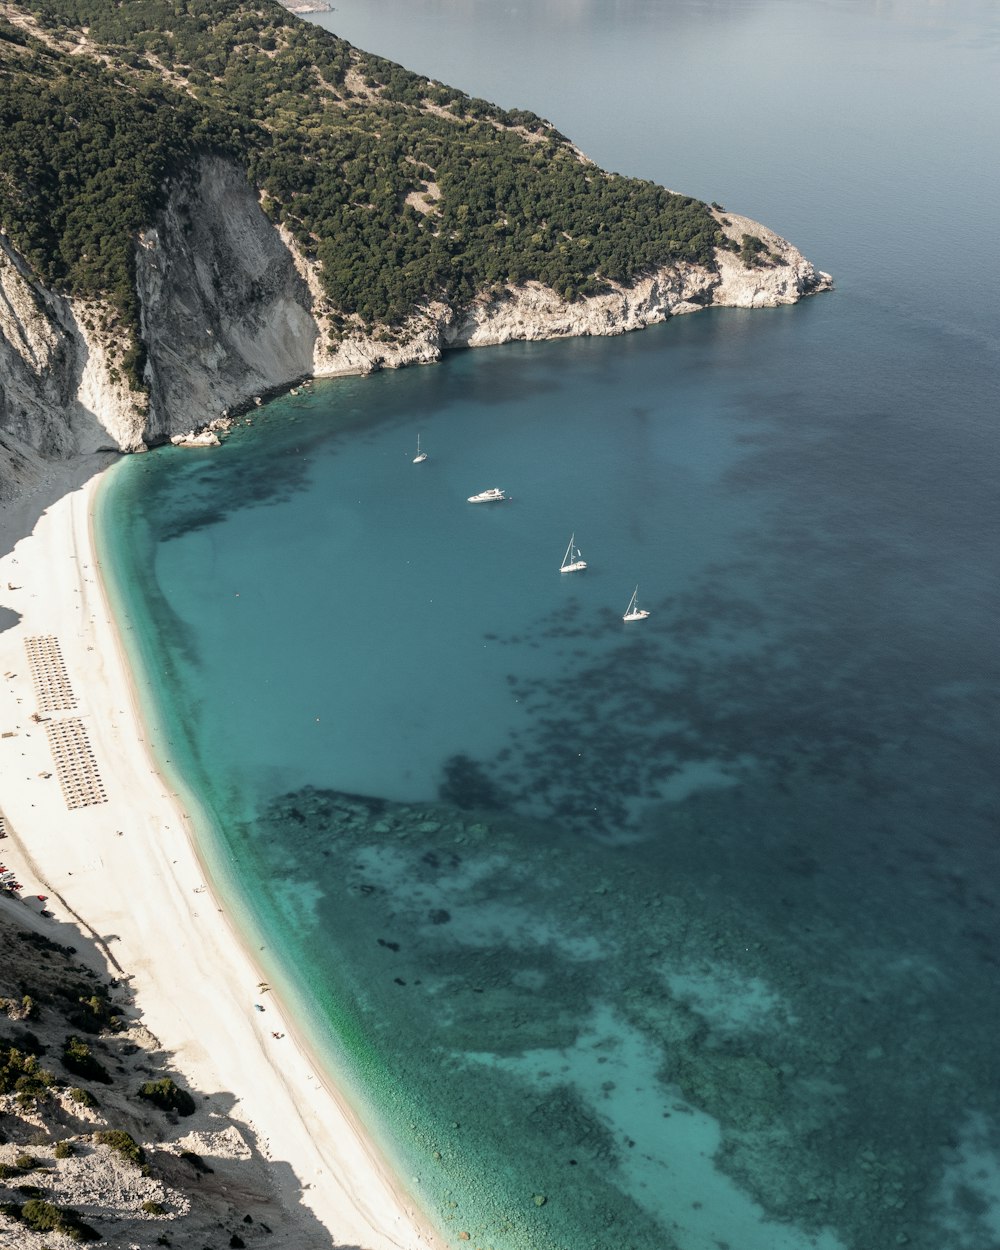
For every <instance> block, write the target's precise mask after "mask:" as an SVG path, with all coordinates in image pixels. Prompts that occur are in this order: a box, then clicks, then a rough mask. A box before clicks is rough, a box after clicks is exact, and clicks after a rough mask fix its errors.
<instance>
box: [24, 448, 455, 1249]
mask: <svg viewBox="0 0 1000 1250" xmlns="http://www.w3.org/2000/svg"><path fill="white" fill-rule="evenodd" d="M93 459H97V458H93ZM106 463H107V462H106V459H105V460H104V461H103V462H102V463H99V464H97V465H95V464H93V463H92V461H87V462H83V461H76V462H73V461H71V462H68V463H66V464H63V465H59V466H57V467H55V468H54V469H53V473H52V477H51V478H50V479H49V480H48V481H47V482H46V484H45V485H46V488H47V492H46V493H47V496H48V498H49V499H50V500H52V502H50V503H48V506H44V507H42V508H41V509H36V508H33V507H32V506H30V505H29V506H28V507H27V509H25V508H24V507H23V504H25V503H28V501H20V502H21V503H22V506H18V505H14V506H13V507H10V508H4V509H3V510H2V511H0V551H3V552H4V554H3V555H2V556H0V588H2V589H0V612H2V621H0V624H2V623H6V625H7V627H6V628H5V629H3V632H2V633H0V673H2V674H3V675H4V679H3V681H2V682H0V731H2V733H3V737H2V738H0V770H2V776H3V779H4V780H3V788H2V792H0V812H2V815H3V817H4V818H5V821H6V826H7V833H8V837H7V838H6V839H5V841H4V843H3V855H4V860H5V861H6V862H8V866H9V867H12V868H14V869H15V870H16V871H17V873H18V876H19V879H20V880H21V882H22V884H23V885H24V887H25V888H24V891H23V893H24V896H25V902H23V903H18V902H15V901H5V905H4V907H3V911H2V912H0V914H2V915H12V914H13V915H18V916H19V917H20V916H21V915H22V914H23V915H25V916H26V918H27V920H28V921H29V922H30V925H31V927H32V928H34V929H36V930H38V931H41V932H48V933H49V935H50V936H51V937H52V939H53V940H54V941H60V942H63V943H67V944H72V945H74V946H76V947H77V949H78V958H80V959H81V960H82V961H84V962H87V963H89V964H90V965H91V966H94V967H97V968H100V970H101V971H104V972H109V973H110V975H112V976H115V977H118V978H119V979H120V980H122V981H124V982H126V983H127V987H128V990H129V992H130V994H131V995H132V996H133V998H132V1002H133V1009H131V1010H129V1011H128V1013H127V1014H128V1015H129V1016H130V1017H131V1018H132V1019H133V1020H134V1021H136V1022H141V1024H142V1025H143V1026H144V1027H145V1028H146V1029H147V1030H149V1032H151V1033H152V1034H153V1035H154V1036H155V1038H156V1039H157V1040H158V1043H159V1047H160V1049H161V1050H162V1051H163V1052H164V1053H165V1054H166V1056H167V1057H168V1059H169V1063H170V1064H171V1066H172V1067H173V1068H174V1069H175V1070H176V1072H177V1073H178V1074H180V1075H182V1076H183V1078H184V1081H185V1082H186V1083H187V1084H188V1086H189V1088H190V1089H191V1091H192V1092H193V1093H194V1094H195V1095H196V1096H197V1099H198V1102H199V1109H198V1111H197V1113H196V1115H195V1116H193V1117H191V1121H189V1122H186V1123H185V1124H184V1125H183V1126H182V1127H181V1129H180V1130H179V1135H183V1134H184V1133H187V1132H191V1131H195V1132H198V1131H201V1132H221V1131H223V1130H225V1129H226V1128H227V1127H229V1126H232V1125H234V1124H235V1126H236V1127H237V1129H238V1130H239V1132H240V1134H241V1135H242V1136H243V1138H244V1139H245V1140H246V1144H247V1145H248V1147H249V1153H250V1154H251V1155H253V1156H256V1159H255V1162H256V1161H257V1160H259V1166H260V1167H261V1168H262V1169H263V1171H264V1172H265V1173H266V1174H268V1175H269V1178H270V1183H271V1184H272V1185H273V1187H274V1188H275V1191H276V1198H277V1199H278V1201H279V1202H280V1206H281V1209H282V1215H283V1218H284V1226H283V1228H282V1229H281V1230H277V1229H276V1230H275V1232H276V1233H280V1234H281V1235H280V1236H278V1237H275V1239H274V1244H277V1245H282V1244H285V1243H286V1242H287V1244H288V1245H289V1246H295V1247H299V1246H301V1247H303V1250H305V1247H307V1246H309V1247H311V1246H314V1245H315V1246H322V1245H324V1244H327V1245H330V1246H333V1245H334V1244H349V1245H351V1246H357V1247H359V1250H434V1247H437V1246H439V1245H440V1241H439V1239H438V1238H437V1237H436V1236H435V1235H434V1233H433V1232H432V1231H431V1230H430V1228H429V1227H428V1225H427V1223H426V1220H425V1218H424V1217H423V1216H422V1215H421V1214H420V1213H419V1212H417V1211H416V1210H415V1209H414V1205H413V1203H412V1202H411V1201H410V1200H409V1198H408V1196H407V1195H405V1194H404V1193H403V1192H402V1186H401V1184H400V1182H399V1181H398V1180H397V1179H396V1178H395V1177H394V1176H393V1175H392V1173H391V1172H390V1170H389V1168H388V1165H387V1163H386V1161H385V1160H384V1159H383V1158H382V1157H381V1156H380V1154H379V1152H378V1150H377V1148H376V1146H375V1145H374V1143H373V1142H372V1141H371V1140H369V1138H368V1137H367V1136H366V1134H365V1132H364V1130H363V1128H362V1127H361V1125H360V1123H359V1122H358V1120H357V1118H356V1116H355V1114H354V1112H353V1110H352V1109H351V1107H350V1105H349V1103H348V1102H347V1100H346V1098H345V1097H344V1096H342V1095H341V1094H340V1093H339V1092H338V1091H337V1090H336V1089H335V1088H331V1086H330V1083H329V1082H328V1081H327V1080H326V1078H325V1077H324V1075H323V1073H322V1069H321V1068H320V1067H319V1066H318V1065H317V1064H316V1063H315V1062H314V1060H313V1057H312V1055H311V1054H310V1052H309V1050H308V1048H307V1047H306V1046H305V1045H304V1043H303V1042H302V1040H301V1037H300V1036H296V1026H295V1024H294V1021H293V1020H292V1019H291V1017H290V1016H288V1015H286V1013H285V1012H284V1010H283V1009H282V1007H281V1004H280V1001H279V1000H278V999H277V998H276V997H275V995H274V993H273V992H270V993H268V994H267V996H266V1001H267V1010H266V1012H264V1013H258V1012H257V1011H255V1009H254V1002H255V1000H256V999H259V998H260V997H261V995H260V991H259V989H258V986H259V985H260V983H261V981H262V974H261V973H260V972H259V970H258V969H257V968H256V966H255V961H254V959H253V957H252V955H251V954H250V952H249V950H248V949H247V946H246V943H245V941H244V940H243V939H242V938H241V937H240V936H239V934H238V933H237V932H236V930H235V929H234V927H233V925H232V924H231V922H230V920H229V919H228V917H227V916H226V914H225V912H224V911H223V910H222V908H221V906H220V905H219V902H218V901H217V900H216V898H215V896H214V894H213V893H212V892H211V887H210V885H209V884H208V882H207V874H206V873H205V871H204V869H203V868H202V865H201V861H200V858H199V855H198V851H197V844H196V842H195V840H194V838H193V834H192V829H191V827H190V823H189V820H188V817H187V816H186V814H185V812H184V809H183V806H182V805H181V801H180V800H179V799H178V798H177V797H176V796H174V795H173V794H172V793H171V791H170V784H169V782H168V780H166V779H165V778H164V777H162V776H161V775H160V773H159V772H158V771H157V768H156V766H155V763H154V761H153V759H152V756H151V753H150V748H149V744H148V737H147V733H146V729H145V725H144V723H143V721H142V719H141V717H140V714H139V699H138V694H137V691H136V688H135V685H134V682H133V678H132V674H131V671H130V669H129V666H128V663H127V660H126V655H125V648H124V645H123V642H122V640H121V636H120V633H119V630H118V626H117V624H116V622H115V621H114V620H113V618H112V616H111V612H110V606H109V603H108V598H107V594H106V590H105V587H104V585H103V583H102V579H101V575H100V570H99V566H98V562H97V557H96V548H95V544H94V537H93V509H94V503H95V500H96V497H97V493H98V490H99V489H100V486H101V484H102V482H103V478H104V474H105V472H106ZM36 510H37V512H38V513H39V515H37V518H36V517H35V515H34V514H35V512H36ZM3 609H6V611H3ZM17 616H19V618H20V619H15V621H14V623H12V624H11V623H9V622H10V621H11V619H12V618H16V617H17ZM53 636H54V637H55V638H56V639H57V640H58V647H59V653H60V655H61V659H62V661H63V663H64V666H65V673H66V677H67V678H68V682H69V688H70V691H71V695H70V701H71V702H72V703H73V706H72V707H70V708H66V709H61V710H53V711H51V712H46V711H44V710H43V709H42V708H40V707H39V706H38V698H37V694H36V688H35V685H34V684H33V681H32V677H31V674H30V671H29V666H28V662H27V659H28V657H27V654H26V650H25V640H26V639H27V638H38V637H53ZM36 713H37V714H38V715H39V716H40V717H42V719H41V720H36V719H34V715H33V714H36ZM68 719H78V721H79V724H80V726H81V727H82V730H83V732H84V733H85V735H86V738H87V739H88V740H89V744H90V747H91V749H92V752H93V757H94V760H95V762H96V766H97V770H98V773H99V777H100V783H101V785H102V786H103V793H104V795H105V796H106V801H104V802H95V803H92V804H88V805H85V806H80V807H76V808H72V809H71V808H68V806H67V801H66V799H65V798H64V795H63V792H62V791H61V789H60V781H59V776H58V770H57V767H56V765H55V764H54V760H53V754H52V751H51V750H50V747H49V741H48V733H47V729H46V722H49V721H51V722H58V721H62V720H68ZM40 893H44V894H47V895H48V896H49V899H48V902H47V903H46V908H47V910H49V911H51V912H52V916H51V917H44V918H43V917H40V915H39V911H40V906H41V905H40V904H39V903H38V902H35V904H34V906H32V905H31V903H30V902H29V901H28V900H30V899H32V898H33V896H35V895H36V894H40ZM275 1032H280V1033H281V1034H282V1036H281V1037H280V1038H275V1037H274V1036H273V1034H274V1033H275ZM167 1227H168V1228H170V1227H171V1226H170V1225H167ZM176 1235H179V1236H181V1237H182V1236H183V1230H182V1228H181V1227H178V1228H177V1229H176Z"/></svg>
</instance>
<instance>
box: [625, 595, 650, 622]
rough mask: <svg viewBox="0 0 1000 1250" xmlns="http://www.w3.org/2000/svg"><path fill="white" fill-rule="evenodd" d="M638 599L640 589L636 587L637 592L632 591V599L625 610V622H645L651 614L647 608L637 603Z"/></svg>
mask: <svg viewBox="0 0 1000 1250" xmlns="http://www.w3.org/2000/svg"><path fill="white" fill-rule="evenodd" d="M638 598H639V587H638V586H636V588H635V590H633V591H632V598H631V599H630V600H629V601H628V607H627V608H626V609H625V615H624V616H623V617H622V620H623V621H644V620H645V619H646V617H647V616H649V613H648V612H647V611H646V609H645V608H640V607H639V604H638V602H637V601H638Z"/></svg>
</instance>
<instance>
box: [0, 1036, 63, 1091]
mask: <svg viewBox="0 0 1000 1250" xmlns="http://www.w3.org/2000/svg"><path fill="white" fill-rule="evenodd" d="M27 1036H28V1037H30V1034H29V1035H27ZM19 1040H21V1041H22V1042H23V1040H24V1039H19ZM31 1040H33V1041H34V1042H35V1044H36V1045H37V1044H38V1043H37V1039H31ZM38 1049H39V1051H40V1050H41V1046H40V1045H38ZM55 1079H56V1078H55V1077H54V1076H53V1075H52V1073H51V1072H49V1071H48V1070H47V1069H45V1068H43V1067H42V1066H41V1064H40V1063H39V1062H38V1055H37V1054H31V1053H29V1052H28V1051H26V1050H24V1049H22V1048H21V1047H20V1046H13V1045H9V1044H3V1043H0V1094H16V1095H17V1101H18V1103H19V1104H20V1105H21V1106H22V1107H26V1106H31V1105H32V1104H33V1103H35V1102H37V1101H39V1100H40V1099H43V1098H46V1097H47V1096H48V1093H49V1090H50V1089H51V1087H52V1086H53V1085H54V1084H55Z"/></svg>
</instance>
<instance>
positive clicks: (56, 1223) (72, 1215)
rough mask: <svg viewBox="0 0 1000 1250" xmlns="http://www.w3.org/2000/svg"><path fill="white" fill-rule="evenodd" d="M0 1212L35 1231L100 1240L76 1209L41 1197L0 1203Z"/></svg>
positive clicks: (78, 1239) (81, 1239) (80, 1239)
mask: <svg viewBox="0 0 1000 1250" xmlns="http://www.w3.org/2000/svg"><path fill="white" fill-rule="evenodd" d="M0 1213H2V1214H3V1215H6V1216H9V1217H10V1218H11V1219H14V1220H17V1221H18V1222H19V1223H21V1224H23V1225H24V1226H25V1228H29V1229H31V1231H32V1232H36V1233H62V1235H63V1236H64V1237H68V1238H69V1239H70V1240H71V1241H100V1239H101V1234H100V1233H99V1232H98V1231H97V1229H95V1228H91V1226H90V1225H89V1224H87V1223H85V1222H84V1220H83V1218H82V1216H81V1215H80V1213H79V1212H78V1211H74V1210H72V1209H71V1208H70V1207H57V1206H55V1205H54V1204H53V1203H51V1202H46V1201H45V1200H44V1199H42V1198H29V1199H28V1201H27V1202H25V1203H16V1202H3V1203H0Z"/></svg>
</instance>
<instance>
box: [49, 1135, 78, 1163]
mask: <svg viewBox="0 0 1000 1250" xmlns="http://www.w3.org/2000/svg"><path fill="white" fill-rule="evenodd" d="M52 1153H53V1154H54V1155H55V1157H56V1158H57V1159H70V1158H72V1156H73V1155H75V1154H76V1147H75V1146H74V1145H73V1143H72V1142H71V1141H70V1139H69V1138H68V1137H64V1138H63V1140H62V1141H57V1142H56V1148H55V1150H54V1151H53V1152H52Z"/></svg>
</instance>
